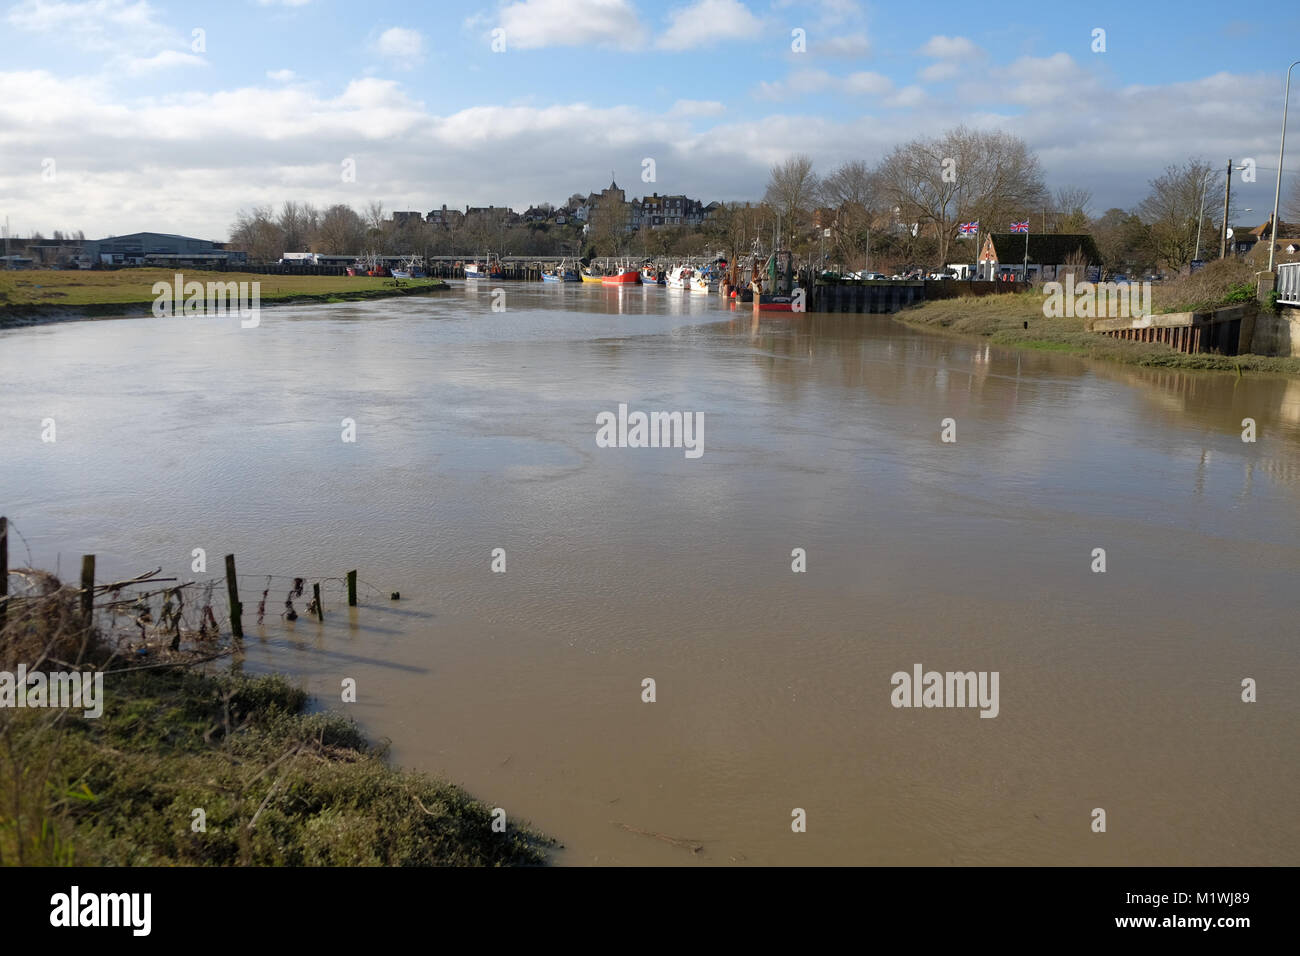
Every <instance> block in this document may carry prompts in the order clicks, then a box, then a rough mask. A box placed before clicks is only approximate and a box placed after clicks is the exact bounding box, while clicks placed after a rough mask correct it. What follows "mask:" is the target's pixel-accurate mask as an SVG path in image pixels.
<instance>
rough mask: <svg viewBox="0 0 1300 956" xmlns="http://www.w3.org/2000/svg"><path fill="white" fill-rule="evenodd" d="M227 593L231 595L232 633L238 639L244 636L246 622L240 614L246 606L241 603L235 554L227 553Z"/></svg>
mask: <svg viewBox="0 0 1300 956" xmlns="http://www.w3.org/2000/svg"><path fill="white" fill-rule="evenodd" d="M226 593H227V594H228V595H229V596H230V633H231V634H233V635H234V636H235V637H236V638H237V639H241V640H242V639H243V637H244V623H243V621H242V620H241V619H240V615H241V614H243V612H244V606H243V605H242V604H240V603H239V578H237V577H236V576H235V556H234V555H233V554H228V555H226Z"/></svg>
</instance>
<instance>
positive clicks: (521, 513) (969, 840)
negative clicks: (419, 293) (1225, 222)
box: [0, 280, 1300, 865]
mask: <svg viewBox="0 0 1300 956" xmlns="http://www.w3.org/2000/svg"><path fill="white" fill-rule="evenodd" d="M268 281H273V280H268ZM480 285H481V286H482V287H481V288H476V287H475V284H474V283H470V284H468V285H464V284H456V285H454V287H453V288H452V289H451V290H450V291H448V292H446V293H443V294H440V295H437V296H428V297H419V298H412V299H407V300H400V301H399V300H386V301H378V302H370V303H361V304H337V305H326V306H321V305H312V306H303V307H297V306H292V307H281V308H274V309H271V308H268V309H264V310H263V311H262V316H261V324H260V325H259V326H258V327H257V328H250V329H244V328H241V327H240V323H239V322H238V321H237V320H228V319H212V318H188V319H156V318H151V317H150V318H140V319H116V320H111V321H95V322H75V323H63V324H55V325H47V326H40V327H34V328H25V329H13V330H8V331H0V450H2V453H0V513H4V514H7V515H8V516H9V517H10V519H11V520H12V522H13V523H14V525H15V527H16V528H17V529H18V531H20V532H22V535H23V538H24V539H25V543H24V541H22V540H18V539H16V538H15V540H14V544H13V546H12V547H11V555H12V556H11V564H13V565H21V564H26V563H27V560H28V554H27V550H26V549H27V548H28V547H30V551H31V560H32V561H33V562H34V563H35V564H37V565H40V566H46V567H51V568H53V567H55V566H56V565H57V566H58V567H59V569H60V570H61V571H62V572H63V574H64V575H65V576H66V577H73V576H74V570H75V568H76V567H77V562H78V558H79V555H81V554H82V553H95V554H96V555H97V556H98V562H99V578H100V579H101V580H104V579H108V578H109V577H110V576H124V575H132V574H135V573H138V572H140V571H142V570H147V569H150V568H153V567H155V566H157V565H162V566H164V568H165V569H167V570H168V571H169V572H172V573H176V574H179V575H181V576H183V577H186V578H191V577H209V578H211V577H216V576H218V575H219V574H220V573H221V556H222V555H224V554H226V553H234V554H235V555H236V556H237V559H238V563H239V569H240V573H241V585H240V586H241V592H242V598H243V602H244V604H245V607H246V613H245V628H246V633H247V636H248V644H249V660H248V663H247V666H248V667H250V668H254V669H261V670H265V669H280V670H285V671H287V672H289V673H291V674H293V675H295V676H296V677H297V678H298V679H299V680H301V681H302V682H304V685H305V686H307V687H308V688H309V689H310V690H311V691H312V692H313V693H316V694H318V695H319V696H320V699H321V700H322V701H323V702H324V703H326V704H327V705H329V706H332V707H335V708H338V709H343V710H346V711H347V712H348V713H350V714H352V715H353V716H354V717H356V719H357V720H358V721H359V722H360V723H361V725H362V726H363V728H364V729H365V730H366V732H367V733H368V734H370V735H371V736H372V737H375V738H387V739H388V740H391V742H392V755H393V759H394V760H395V762H397V763H400V764H402V765H404V766H408V767H413V768H418V769H422V770H427V771H430V772H433V773H438V774H443V775H445V776H447V777H449V778H450V779H452V780H454V781H456V782H458V783H460V784H462V785H464V786H465V787H466V788H467V789H468V790H470V791H471V792H472V793H474V794H475V795H476V796H479V797H481V798H482V799H484V800H485V801H487V802H488V803H489V804H490V805H492V806H500V807H502V808H504V809H505V810H506V812H507V814H508V815H509V816H510V817H511V818H513V819H516V820H526V821H529V822H531V823H532V824H533V825H534V826H536V827H537V828H539V829H541V830H544V831H545V832H547V833H549V834H551V835H553V836H555V837H556V838H557V839H558V840H559V842H560V843H561V844H563V849H559V850H557V852H556V854H555V860H556V862H558V863H562V864H574V865H589V864H597V865H601V864H688V865H735V864H740V865H757V864H857V863H864V864H874V863H879V864H902V865H914V864H974V863H989V864H1066V863H1080V864H1170V865H1179V864H1227V865H1233V864H1289V865H1295V864H1298V863H1300V822H1298V821H1300V815H1297V812H1296V811H1297V802H1298V801H1297V794H1298V793H1300V759H1298V758H1300V747H1298V746H1297V733H1296V729H1297V727H1300V696H1298V695H1297V688H1300V652H1298V651H1297V613H1296V612H1297V609H1298V607H1300V596H1298V594H1300V592H1298V591H1297V586H1296V582H1297V574H1298V573H1300V381H1290V380H1286V379H1281V378H1276V379H1272V378H1254V377H1251V378H1244V379H1238V378H1236V377H1235V376H1224V375H1211V374H1206V373H1188V372H1178V371H1150V370H1143V369H1135V368H1127V367H1118V366H1110V365H1104V364H1099V363H1093V362H1087V361H1085V360H1081V359H1077V358H1073V357H1069V356H1062V355H1058V354H1052V353H1038V352H1020V353H1017V352H1015V351H1010V350H1004V349H999V348H997V347H990V346H987V345H985V344H982V343H979V344H977V343H974V342H972V341H968V340H961V339H956V338H949V337H946V336H942V335H936V334H932V333H925V332H917V331H913V330H911V329H908V328H906V327H903V326H901V325H899V324H898V323H896V322H894V321H892V320H891V319H890V318H888V317H886V316H851V315H850V316H846V315H835V316H829V315H825V316H809V315H796V316H790V315H785V316H781V315H776V314H768V315H764V316H762V317H761V319H759V320H758V321H755V320H754V319H753V317H752V315H751V314H749V313H743V314H740V315H734V314H732V313H729V312H728V311H726V310H725V309H724V308H723V307H722V305H721V304H720V302H719V301H718V300H717V299H716V298H711V297H705V296H700V295H692V294H690V293H679V292H670V291H668V290H665V289H662V288H649V289H641V288H636V287H633V288H628V289H603V288H600V287H593V286H589V285H588V286H583V285H528V286H526V285H523V284H520V283H511V284H508V285H507V286H506V291H505V296H504V298H503V299H501V298H494V296H493V295H492V293H491V290H490V289H489V288H487V287H486V286H487V283H480ZM494 304H495V305H496V306H497V307H498V308H501V307H503V309H504V310H503V311H494ZM620 404H625V405H626V406H627V407H628V408H629V409H631V410H643V411H647V412H650V411H682V412H686V413H698V415H701V416H702V419H703V422H704V425H705V427H704V430H703V436H702V437H703V444H702V449H703V453H702V454H701V455H700V456H699V457H697V458H694V457H690V456H688V455H687V454H685V453H684V451H683V449H681V448H630V447H620V448H600V447H597V444H596V440H595V438H596V432H597V424H596V422H597V416H598V415H599V414H600V413H602V412H617V410H618V408H619V405H620ZM1244 418H1253V419H1254V421H1255V425H1256V429H1257V436H1258V438H1257V441H1255V442H1243V441H1242V428H1243V426H1242V420H1243V419H1244ZM45 419H54V423H55V427H56V432H55V439H56V440H55V441H53V442H49V441H42V433H43V431H46V430H47V429H46V426H45V424H43V421H44V420H45ZM344 419H351V420H352V421H353V422H354V423H355V441H344V440H343V437H344V428H345V426H344V422H343V420H344ZM945 419H951V420H952V428H951V429H950V430H954V429H955V438H956V440H955V441H952V442H945V441H942V440H941V432H942V430H943V427H944V426H943V422H944V420H945ZM195 548H203V549H205V551H206V554H207V560H208V573H207V574H206V575H195V574H192V573H191V571H190V562H191V554H192V551H193V549H195ZM498 548H499V549H503V550H504V556H505V567H506V570H505V573H494V572H493V570H492V567H491V566H492V561H493V558H492V555H493V549H498ZM795 549H803V553H804V554H805V555H806V571H804V572H802V573H796V572H794V571H793V570H792V563H793V562H794V561H795V560H796V559H795V558H794V557H792V552H794V550H795ZM1096 549H1104V552H1105V562H1106V570H1105V572H1104V573H1099V572H1096V571H1094V570H1093V568H1094V566H1096V564H1097V560H1098V558H1097V557H1096ZM498 563H499V562H498ZM351 568H357V569H358V570H359V572H360V577H361V580H362V581H363V582H364V583H363V587H362V602H361V604H362V606H361V607H359V608H357V609H355V610H349V609H348V608H346V607H343V606H340V604H339V593H340V592H339V591H338V589H337V582H333V581H331V582H327V594H329V595H330V601H329V602H328V603H327V608H326V619H325V621H324V623H323V624H320V623H317V622H315V621H314V620H311V619H309V618H307V617H306V616H305V615H304V616H303V617H301V618H300V619H299V620H298V621H296V622H294V623H292V624H290V623H286V622H284V621H282V620H280V619H279V617H278V616H277V615H278V611H279V610H280V607H281V605H282V604H283V592H284V591H285V590H286V587H287V585H286V583H285V579H284V578H277V579H272V580H271V581H270V582H268V581H267V580H266V578H265V577H263V575H267V574H275V575H292V574H303V575H306V576H308V580H309V582H310V581H312V580H315V579H317V577H319V576H328V577H337V576H340V575H342V574H343V573H344V572H345V571H346V570H348V569H351ZM263 587H268V588H269V589H270V591H271V597H270V599H269V600H268V605H267V606H268V614H267V623H266V624H265V625H262V626H258V625H257V624H256V623H254V622H253V621H252V619H251V615H250V613H249V610H250V609H251V608H252V606H253V605H255V604H256V602H257V600H258V599H259V597H260V592H261V590H262V588H263ZM391 591H400V593H401V600H400V601H397V602H392V601H390V600H389V599H388V595H389V592H391ZM218 597H220V595H219V594H218ZM304 604H305V602H303V601H299V602H298V604H297V609H298V611H299V613H302V612H303V610H304ZM217 606H218V608H219V611H218V613H219V614H221V613H222V609H224V607H225V602H224V599H222V600H219V601H218V602H217ZM918 664H919V665H922V667H923V668H924V669H925V670H926V671H928V670H932V669H933V670H936V671H939V672H948V671H962V672H965V671H977V672H988V673H992V672H997V673H998V675H999V677H1000V680H999V685H998V686H999V697H998V708H997V715H996V717H993V718H992V719H985V718H982V717H981V716H980V710H979V709H976V708H972V707H948V708H928V707H921V708H910V707H908V708H903V707H895V706H894V705H893V702H892V700H891V695H892V693H893V690H894V688H893V686H892V683H891V675H893V674H895V673H896V672H905V673H908V674H910V673H911V672H912V671H913V667H914V666H915V665H918ZM344 678H352V679H354V680H355V681H356V682H357V693H358V699H357V702H356V703H354V704H351V703H342V702H341V701H340V690H339V688H340V685H341V681H342V680H343V679H344ZM646 678H650V679H653V681H654V697H655V700H654V701H653V702H646V701H644V700H643V693H644V692H643V681H644V680H645V679H646ZM1247 678H1250V679H1253V680H1254V681H1256V682H1257V694H1258V700H1257V701H1256V702H1254V703H1246V702H1243V700H1242V693H1243V690H1242V681H1243V680H1244V679H1247ZM1097 808H1101V809H1104V810H1105V812H1106V831H1105V832H1104V833H1100V832H1094V830H1093V821H1094V813H1093V811H1094V810H1095V809H1097ZM796 810H802V811H803V813H804V816H805V818H806V832H795V831H794V829H793V828H792V820H794V818H795V817H794V814H795V811H796ZM665 837H669V838H672V841H677V842H671V841H670V840H668V839H665ZM683 843H686V844H694V845H698V846H700V847H701V849H699V850H698V851H695V850H692V849H691V847H689V846H684V845H682V844H683Z"/></svg>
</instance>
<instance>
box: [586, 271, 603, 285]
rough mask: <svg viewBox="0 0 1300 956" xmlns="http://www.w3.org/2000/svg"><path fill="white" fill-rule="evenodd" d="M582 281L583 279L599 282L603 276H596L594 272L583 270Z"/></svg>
mask: <svg viewBox="0 0 1300 956" xmlns="http://www.w3.org/2000/svg"><path fill="white" fill-rule="evenodd" d="M582 281H583V282H597V283H598V282H600V281H601V277H600V276H594V275H592V274H591V273H589V272H583V273H582Z"/></svg>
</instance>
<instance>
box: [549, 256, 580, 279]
mask: <svg viewBox="0 0 1300 956" xmlns="http://www.w3.org/2000/svg"><path fill="white" fill-rule="evenodd" d="M565 261H567V260H565ZM542 281H543V282H581V281H582V276H580V275H578V270H577V269H566V268H565V267H564V262H561V263H560V264H559V265H558V266H557V267H556V268H554V269H551V270H549V271H548V270H543V271H542Z"/></svg>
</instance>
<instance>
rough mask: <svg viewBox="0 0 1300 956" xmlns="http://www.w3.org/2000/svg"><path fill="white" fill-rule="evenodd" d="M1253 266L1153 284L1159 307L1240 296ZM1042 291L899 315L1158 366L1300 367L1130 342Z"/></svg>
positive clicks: (1007, 341)
mask: <svg viewBox="0 0 1300 956" xmlns="http://www.w3.org/2000/svg"><path fill="white" fill-rule="evenodd" d="M1248 279H1249V280H1253V273H1251V272H1250V271H1249V269H1248V267H1246V266H1245V265H1244V264H1242V263H1236V262H1235V261H1234V262H1231V263H1224V264H1223V265H1222V266H1220V267H1219V268H1211V267H1207V268H1206V269H1205V270H1203V272H1202V273H1198V274H1197V275H1195V276H1190V277H1187V278H1185V279H1181V280H1177V281H1173V282H1167V283H1158V284H1156V286H1155V289H1154V290H1153V292H1152V309H1153V311H1154V312H1157V313H1163V312H1179V311H1199V310H1203V309H1210V308H1214V307H1215V306H1219V305H1229V304H1234V303H1236V302H1240V301H1241V300H1242V298H1243V296H1244V295H1245V293H1246V292H1247V291H1248V290H1247V287H1246V283H1247V280H1248ZM1044 301H1045V296H1044V294H1043V293H1042V292H1021V293H1015V294H1006V295H988V296H978V297H973V296H972V297H962V298H956V299H940V300H936V301H933V302H925V303H922V304H921V305H918V306H914V307H913V308H910V309H905V310H903V311H902V312H900V313H898V314H897V315H895V316H894V318H895V319H897V320H898V321H900V322H903V323H904V324H906V325H910V326H913V327H916V328H925V329H931V330H940V331H946V332H952V333H959V334H962V335H968V336H973V337H978V338H985V339H988V340H989V341H991V342H994V343H996V344H998V345H1007V346H1011V347H1014V348H1028V349H1040V350H1046V351H1052V352H1066V353H1069V354H1071V355H1080V356H1084V357H1086V358H1094V359H1105V360H1108V361H1113V362H1122V363H1125V364H1128V365H1145V366H1153V367H1159V368H1185V369H1210V370H1218V371H1226V372H1242V373H1245V372H1264V373H1270V374H1282V375H1300V359H1297V358H1279V357H1274V356H1264V355H1250V354H1246V355H1210V354H1191V355H1188V354H1184V353H1182V352H1178V351H1176V350H1175V349H1172V348H1170V347H1169V346H1167V345H1162V344H1158V343H1153V342H1152V343H1148V342H1129V341H1124V340H1122V339H1114V338H1111V337H1110V336H1106V335H1099V334H1097V333H1095V332H1089V331H1087V321H1088V320H1086V319H1082V318H1074V317H1066V316H1062V317H1060V318H1047V317H1046V316H1044V314H1043V312H1044V309H1043V303H1044Z"/></svg>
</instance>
